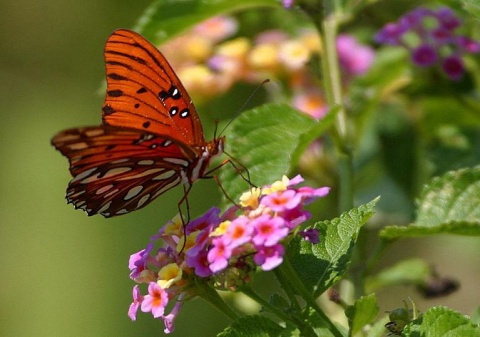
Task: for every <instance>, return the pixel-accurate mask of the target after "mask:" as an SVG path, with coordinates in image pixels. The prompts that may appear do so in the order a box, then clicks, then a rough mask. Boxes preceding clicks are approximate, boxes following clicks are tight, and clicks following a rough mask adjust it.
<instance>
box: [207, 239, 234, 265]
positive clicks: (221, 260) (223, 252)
mask: <svg viewBox="0 0 480 337" xmlns="http://www.w3.org/2000/svg"><path fill="white" fill-rule="evenodd" d="M212 244H213V248H212V249H210V251H209V252H208V255H207V259H208V262H209V263H210V270H211V271H213V272H214V273H216V272H218V271H220V270H223V269H225V268H226V267H227V265H228V259H229V258H230V256H231V255H232V251H231V250H230V247H228V246H227V245H226V244H225V241H224V240H223V237H217V238H215V239H213V240H212Z"/></svg>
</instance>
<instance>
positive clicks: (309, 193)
mask: <svg viewBox="0 0 480 337" xmlns="http://www.w3.org/2000/svg"><path fill="white" fill-rule="evenodd" d="M329 192H330V187H320V188H313V187H310V186H302V187H300V188H298V190H297V193H298V194H299V195H301V196H302V198H303V202H304V203H305V204H309V203H311V202H312V201H314V200H315V199H317V198H321V197H325V196H327V195H328V193H329Z"/></svg>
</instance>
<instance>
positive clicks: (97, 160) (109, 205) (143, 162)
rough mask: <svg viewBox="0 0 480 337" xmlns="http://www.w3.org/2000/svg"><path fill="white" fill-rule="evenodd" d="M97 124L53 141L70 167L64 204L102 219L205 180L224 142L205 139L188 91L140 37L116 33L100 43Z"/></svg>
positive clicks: (168, 66) (59, 136)
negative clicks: (102, 86) (102, 94)
mask: <svg viewBox="0 0 480 337" xmlns="http://www.w3.org/2000/svg"><path fill="white" fill-rule="evenodd" d="M105 61H106V76H107V93H106V98H105V102H104V104H103V108H102V120H103V123H102V125H100V126H96V127H84V128H74V129H69V130H65V131H62V132H60V133H58V134H57V135H56V136H55V137H54V138H53V139H52V144H53V145H54V146H55V147H56V148H57V149H58V150H59V151H60V152H61V153H62V154H63V155H65V156H66V157H67V158H68V159H69V162H70V172H71V174H72V176H73V179H72V180H71V181H70V183H69V186H68V189H67V195H66V198H67V201H68V202H69V203H72V204H73V205H74V206H75V207H76V208H80V209H83V210H84V211H85V212H87V214H88V215H93V214H102V215H103V216H105V217H110V216H115V215H121V214H125V213H129V212H131V211H134V210H137V209H139V208H142V207H144V206H146V205H147V204H148V203H150V202H151V201H152V200H154V199H155V198H157V197H158V196H159V195H161V194H162V193H164V192H166V191H167V190H169V189H171V188H173V187H174V186H176V185H179V184H182V185H184V186H185V188H186V190H188V189H189V188H190V186H191V185H192V184H193V182H194V181H195V180H197V179H199V178H202V177H204V176H205V174H206V172H207V169H208V166H209V164H210V161H211V159H212V158H213V157H214V156H216V155H218V154H221V153H222V152H223V147H224V143H225V138H215V139H213V140H211V141H209V142H207V141H205V139H204V135H203V130H202V125H201V122H200V119H199V117H198V114H197V112H196V109H195V106H194V105H193V103H192V101H191V99H190V97H189V96H188V93H187V91H186V90H185V88H184V87H183V85H182V84H181V82H180V80H179V79H178V78H177V76H176V75H175V73H174V71H173V70H172V68H171V67H170V65H169V64H168V62H167V61H166V59H165V58H164V57H163V55H162V54H161V53H160V52H159V51H158V50H157V49H156V48H155V47H154V46H153V45H151V44H150V43H149V42H148V41H147V40H145V39H144V38H143V37H142V36H140V35H138V34H137V33H134V32H132V31H129V30H124V29H121V30H117V31H115V32H114V33H113V34H112V35H111V36H110V37H109V39H108V40H107V43H106V46H105Z"/></svg>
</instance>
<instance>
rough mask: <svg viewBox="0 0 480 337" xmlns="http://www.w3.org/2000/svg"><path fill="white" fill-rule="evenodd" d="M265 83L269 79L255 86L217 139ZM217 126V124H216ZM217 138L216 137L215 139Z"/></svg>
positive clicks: (268, 80)
mask: <svg viewBox="0 0 480 337" xmlns="http://www.w3.org/2000/svg"><path fill="white" fill-rule="evenodd" d="M267 82H270V79H268V78H267V79H264V80H263V81H262V83H260V84H259V85H257V87H256V88H255V90H253V92H252V93H251V94H250V96H248V98H247V100H246V101H245V102H244V103H243V104H242V106H241V107H240V109H238V110H237V112H236V113H235V114H234V115H233V117H232V118H231V119H230V120H229V121H228V123H227V124H226V125H225V126H224V127H223V129H222V131H220V133H219V134H218V137H220V136H221V135H222V134H223V133H224V132H225V130H226V129H227V128H228V126H229V125H230V124H232V122H233V121H234V120H235V118H237V117H238V115H240V113H241V112H242V111H243V110H244V109H245V107H246V106H247V105H248V104H249V103H250V101H251V100H252V98H253V97H254V96H255V95H256V94H257V92H258V90H260V88H261V87H262V86H263V85H264V84H265V83H267ZM217 125H218V124H217ZM216 133H217V132H216V128H215V134H216ZM215 138H217V137H215Z"/></svg>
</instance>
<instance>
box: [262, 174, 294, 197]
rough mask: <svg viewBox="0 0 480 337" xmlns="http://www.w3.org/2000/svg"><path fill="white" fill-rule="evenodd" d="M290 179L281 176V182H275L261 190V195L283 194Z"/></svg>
mask: <svg viewBox="0 0 480 337" xmlns="http://www.w3.org/2000/svg"><path fill="white" fill-rule="evenodd" d="M289 182H290V179H288V177H287V176H283V177H282V180H277V181H276V182H274V183H273V184H272V185H270V186H268V187H264V188H262V194H263V195H266V194H271V193H275V192H283V191H285V190H286V189H287V187H288V183H289Z"/></svg>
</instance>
